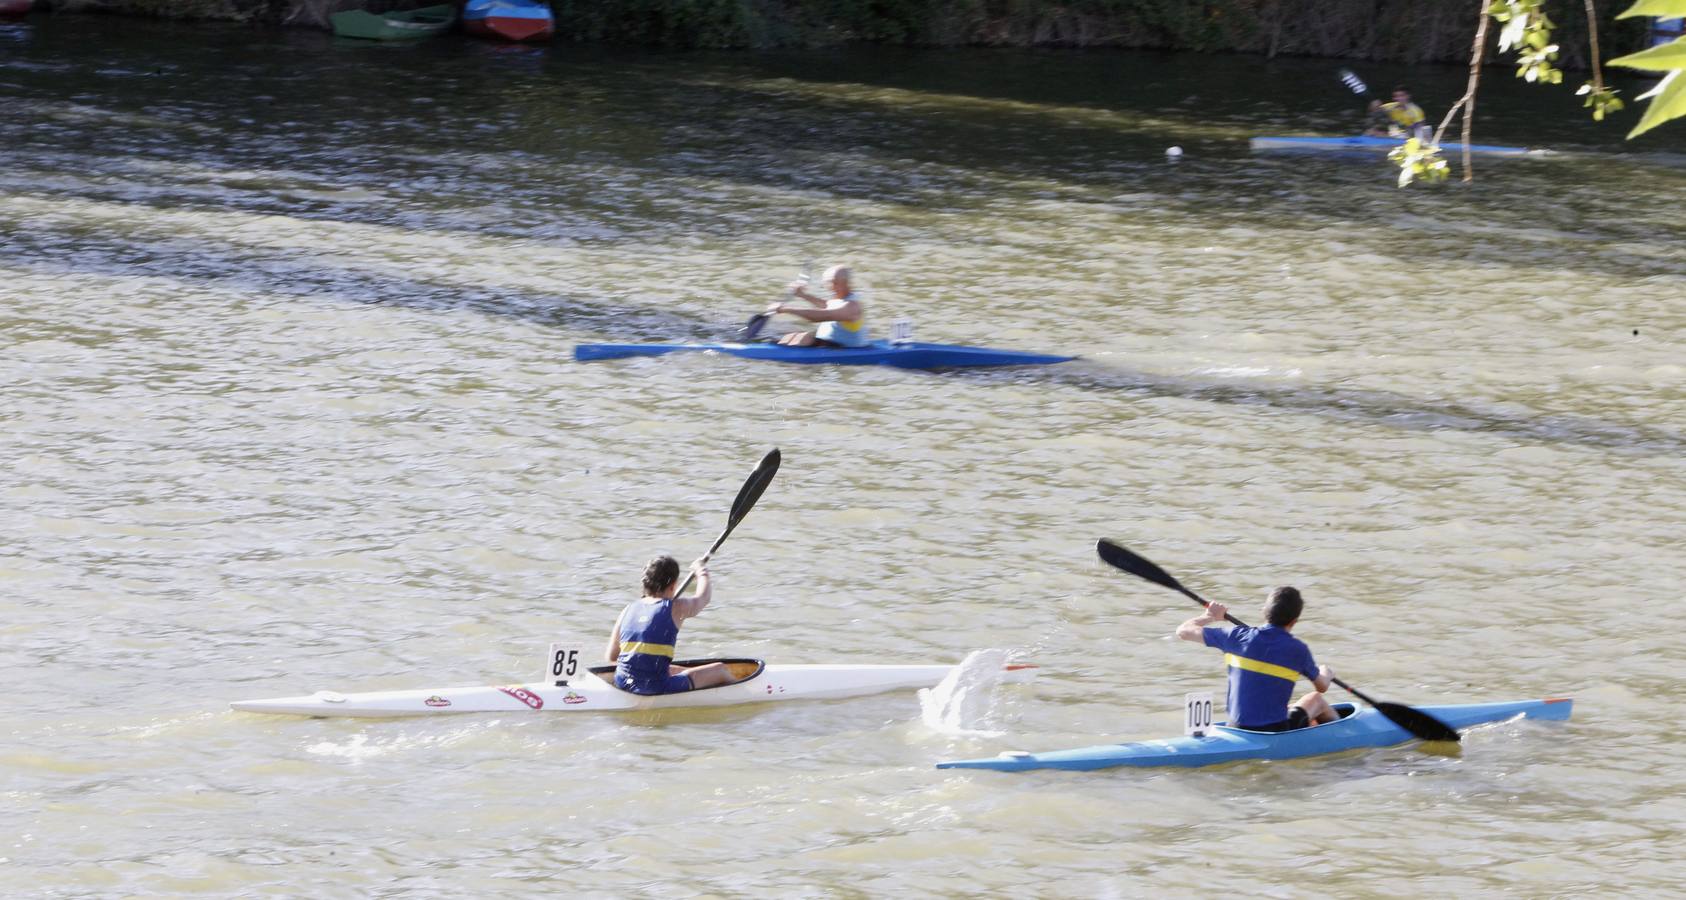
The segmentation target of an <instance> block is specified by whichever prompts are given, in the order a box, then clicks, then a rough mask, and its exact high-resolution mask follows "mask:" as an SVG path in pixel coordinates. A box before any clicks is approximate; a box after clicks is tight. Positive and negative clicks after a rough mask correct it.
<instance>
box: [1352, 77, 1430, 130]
mask: <svg viewBox="0 0 1686 900" xmlns="http://www.w3.org/2000/svg"><path fill="white" fill-rule="evenodd" d="M1427 119H1428V116H1427V115H1426V114H1425V113H1424V112H1423V108H1422V107H1420V106H1418V105H1417V104H1415V103H1412V102H1411V92H1410V91H1408V90H1406V89H1405V86H1404V85H1400V86H1398V87H1396V88H1394V89H1393V100H1391V101H1389V102H1387V103H1383V102H1382V101H1380V100H1371V101H1370V128H1369V130H1367V131H1365V132H1364V133H1365V134H1366V135H1369V136H1371V137H1397V138H1403V137H1416V138H1421V139H1423V140H1427V139H1428V135H1427V133H1426V132H1427V131H1428V122H1427V121H1426V120H1427Z"/></svg>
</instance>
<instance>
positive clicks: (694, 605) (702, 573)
mask: <svg viewBox="0 0 1686 900" xmlns="http://www.w3.org/2000/svg"><path fill="white" fill-rule="evenodd" d="M691 571H693V572H695V573H697V592H696V593H695V594H692V595H691V596H689V597H674V598H673V624H675V625H678V624H679V623H681V622H683V621H685V620H686V619H689V618H691V617H692V616H694V615H696V614H697V613H700V612H702V611H703V608H704V607H706V606H708V601H710V600H712V599H714V581H713V579H711V578H709V576H708V557H706V556H705V557H703V558H702V559H699V560H697V561H696V562H694V563H691Z"/></svg>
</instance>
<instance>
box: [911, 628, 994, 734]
mask: <svg viewBox="0 0 1686 900" xmlns="http://www.w3.org/2000/svg"><path fill="white" fill-rule="evenodd" d="M1006 665H1007V651H1005V650H996V649H990V650H973V651H972V652H971V653H969V654H967V655H966V658H965V659H963V660H961V661H960V665H958V666H955V667H954V670H953V671H951V672H949V673H948V677H946V678H944V679H943V680H942V682H941V683H939V684H938V685H937V686H936V687H934V688H926V689H924V690H921V691H920V692H919V706H920V709H921V716H920V717H921V718H922V719H923V720H924V722H925V726H926V727H927V728H930V729H931V730H932V731H935V732H938V733H940V734H948V735H964V736H969V737H1000V736H1002V735H1003V734H1004V732H1001V731H994V730H989V729H988V728H986V727H985V726H987V725H988V724H989V723H990V718H991V714H992V713H993V712H994V711H995V686H996V685H998V684H1000V683H1001V681H1002V677H1003V676H1004V675H1005V674H1006V669H1005V668H1004V667H1005V666H1006Z"/></svg>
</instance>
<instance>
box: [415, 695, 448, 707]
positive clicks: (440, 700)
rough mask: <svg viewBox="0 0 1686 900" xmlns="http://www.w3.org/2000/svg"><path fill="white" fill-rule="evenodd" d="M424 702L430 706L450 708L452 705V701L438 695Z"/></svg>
mask: <svg viewBox="0 0 1686 900" xmlns="http://www.w3.org/2000/svg"><path fill="white" fill-rule="evenodd" d="M422 702H423V703H426V704H427V705H428V706H450V705H451V701H449V700H446V699H445V698H444V697H441V696H439V695H438V694H434V695H433V696H431V697H429V698H427V699H426V700H423V701H422Z"/></svg>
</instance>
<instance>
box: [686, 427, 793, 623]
mask: <svg viewBox="0 0 1686 900" xmlns="http://www.w3.org/2000/svg"><path fill="white" fill-rule="evenodd" d="M780 461H781V457H780V456H779V450H778V448H777V447H774V448H773V449H772V450H770V451H768V452H767V455H766V456H763V457H761V464H760V465H758V466H756V467H755V471H753V472H751V473H749V478H748V479H747V480H746V481H744V483H743V487H741V488H739V489H738V496H737V499H735V500H733V501H732V510H731V512H729V513H727V515H726V530H725V531H722V532H720V536H719V537H717V538H715V539H714V544H713V545H712V546H710V547H709V548H708V552H707V553H704V554H703V555H702V559H703V561H704V562H707V561H708V558H709V557H711V556H713V555H714V551H716V550H719V549H720V545H721V544H724V543H726V538H728V537H730V536H731V534H732V530H733V529H735V528H737V527H738V523H739V522H742V521H743V519H744V516H747V515H749V511H750V510H751V509H754V508H755V501H757V500H760V499H761V494H762V493H763V492H765V491H766V490H767V485H769V484H771V483H772V481H773V476H774V475H777V474H778V472H779V462H780ZM696 579H697V573H696V572H695V571H693V572H691V573H690V574H688V575H686V576H685V581H684V583H683V584H681V585H679V590H677V591H674V592H673V596H675V597H678V596H680V595H682V594H684V593H685V591H686V589H687V588H689V587H690V586H691V582H693V581H695V580H696Z"/></svg>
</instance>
